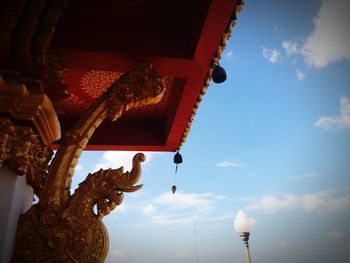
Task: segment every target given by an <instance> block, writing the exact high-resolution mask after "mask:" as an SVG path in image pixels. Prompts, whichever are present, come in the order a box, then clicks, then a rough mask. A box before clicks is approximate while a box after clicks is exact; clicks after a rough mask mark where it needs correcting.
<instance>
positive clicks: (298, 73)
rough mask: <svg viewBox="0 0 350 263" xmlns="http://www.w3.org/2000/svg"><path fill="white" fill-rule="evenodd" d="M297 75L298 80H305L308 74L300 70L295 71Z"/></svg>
mask: <svg viewBox="0 0 350 263" xmlns="http://www.w3.org/2000/svg"><path fill="white" fill-rule="evenodd" d="M295 74H296V76H297V79H298V80H303V79H305V77H306V74H305V73H304V72H301V71H300V70H297V71H295Z"/></svg>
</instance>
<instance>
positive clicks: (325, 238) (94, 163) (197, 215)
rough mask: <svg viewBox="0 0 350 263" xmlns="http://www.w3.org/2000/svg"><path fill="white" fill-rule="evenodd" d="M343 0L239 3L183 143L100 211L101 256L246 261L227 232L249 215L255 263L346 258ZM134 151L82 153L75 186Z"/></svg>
mask: <svg viewBox="0 0 350 263" xmlns="http://www.w3.org/2000/svg"><path fill="white" fill-rule="evenodd" d="M349 3H350V2H349V1H347V0H342V1H340V0H327V1H326V0H324V1H319V0H318V1H316V0H309V1H287V0H284V1H277V0H276V1H259V0H249V1H248V0H247V1H246V3H245V7H244V9H243V11H242V12H241V13H240V14H239V15H238V20H237V25H236V27H235V28H234V29H233V32H232V36H231V38H230V40H229V42H228V44H227V48H226V50H225V52H224V54H223V57H222V60H221V62H220V63H221V65H222V66H223V67H224V68H225V69H226V71H227V74H228V79H227V81H226V82H225V83H223V84H220V85H218V84H214V83H212V84H211V86H210V88H209V90H208V92H207V94H206V96H205V97H204V99H203V101H202V103H201V105H200V107H199V110H198V112H197V116H196V118H195V120H194V122H193V124H192V128H191V131H190V133H189V135H188V137H187V140H186V143H185V144H184V146H183V147H182V149H181V154H182V156H183V158H184V163H183V164H181V165H180V167H179V170H178V174H177V176H176V185H177V187H178V190H177V192H176V194H175V195H173V194H172V193H171V186H172V185H173V184H174V181H175V178H174V168H175V167H174V164H173V163H172V158H173V155H174V153H146V154H147V156H148V161H147V162H146V163H145V164H144V165H143V168H144V172H143V177H142V179H141V183H143V184H144V187H143V189H142V190H140V191H139V192H136V193H131V194H125V199H124V204H123V205H122V206H121V207H120V208H119V209H116V210H115V211H114V212H112V213H111V214H110V215H109V216H107V217H106V218H105V219H104V222H105V224H106V226H107V229H108V231H109V237H110V252H109V256H108V258H107V262H120V263H148V262H152V263H155V262H168V263H171V262H183V263H187V262H196V249H195V239H194V237H195V235H194V229H196V236H197V248H198V249H197V251H198V259H199V262H201V263H206V262H214V261H215V262H220V263H226V262H227V263H228V262H244V260H245V259H244V254H243V245H242V241H241V240H240V237H239V236H238V234H237V233H235V232H234V230H233V222H234V217H235V214H236V213H237V212H238V210H239V209H243V210H244V211H245V212H246V213H247V214H248V215H249V216H250V217H251V218H253V219H254V221H255V222H256V223H255V225H254V228H253V231H252V234H251V239H250V247H251V256H252V261H253V262H260V263H274V262H276V263H277V262H346V261H349V258H350V252H349V251H350V227H349V223H348V222H349V219H350V191H349V190H350V158H349V156H350V103H349V99H350V30H349V27H348V25H349V24H350V21H349V16H348V11H349V10H350V4H349ZM131 158H132V153H125V152H84V153H83V154H82V156H81V158H80V160H79V163H78V166H77V169H76V173H75V177H74V181H73V186H76V185H77V184H78V183H79V182H80V181H82V180H83V179H84V178H85V176H86V175H87V174H88V173H89V172H93V171H95V170H97V169H99V168H101V167H102V168H108V167H113V168H117V167H119V166H121V165H124V166H125V167H126V168H128V166H129V167H130V165H129V164H130V162H131Z"/></svg>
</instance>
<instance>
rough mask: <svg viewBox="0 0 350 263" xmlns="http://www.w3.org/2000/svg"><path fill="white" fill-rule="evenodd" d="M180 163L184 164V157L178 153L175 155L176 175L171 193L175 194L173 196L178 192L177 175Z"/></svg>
mask: <svg viewBox="0 0 350 263" xmlns="http://www.w3.org/2000/svg"><path fill="white" fill-rule="evenodd" d="M180 163H182V156H181V154H180V153H179V151H177V152H176V153H175V155H174V164H176V167H175V175H174V185H173V186H172V187H171V191H172V192H173V194H175V192H176V174H177V168H178V165H179V164H180Z"/></svg>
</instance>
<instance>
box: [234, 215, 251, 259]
mask: <svg viewBox="0 0 350 263" xmlns="http://www.w3.org/2000/svg"><path fill="white" fill-rule="evenodd" d="M253 224H254V221H253V220H252V219H251V218H248V217H247V215H246V214H245V213H244V212H243V211H242V210H239V211H238V213H237V215H236V219H235V223H234V227H235V230H236V232H238V233H239V236H240V237H241V238H242V240H243V244H244V252H245V256H246V259H247V263H251V259H250V252H249V244H248V240H249V235H250V231H251V230H252V228H253Z"/></svg>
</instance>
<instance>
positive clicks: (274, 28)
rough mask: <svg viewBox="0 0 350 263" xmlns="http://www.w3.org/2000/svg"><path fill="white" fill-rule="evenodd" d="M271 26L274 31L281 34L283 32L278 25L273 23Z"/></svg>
mask: <svg viewBox="0 0 350 263" xmlns="http://www.w3.org/2000/svg"><path fill="white" fill-rule="evenodd" d="M272 28H273V31H275V32H277V33H279V34H282V33H283V32H284V30H283V29H281V28H280V27H279V26H278V25H273V26H272Z"/></svg>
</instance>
